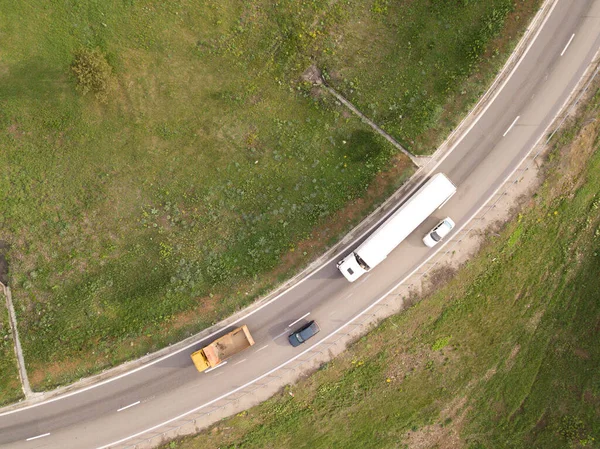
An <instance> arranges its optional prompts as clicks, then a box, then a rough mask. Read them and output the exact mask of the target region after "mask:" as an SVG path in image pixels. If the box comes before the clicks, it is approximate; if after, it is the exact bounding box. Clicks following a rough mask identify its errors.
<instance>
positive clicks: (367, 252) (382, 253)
mask: <svg viewBox="0 0 600 449" xmlns="http://www.w3.org/2000/svg"><path fill="white" fill-rule="evenodd" d="M455 193H456V186H455V185H454V184H452V181H450V180H449V179H448V178H447V177H446V175H444V174H443V173H437V174H435V175H433V176H432V177H431V179H429V180H428V181H427V182H426V183H425V184H423V186H422V187H421V188H420V189H419V190H417V191H416V192H415V193H414V194H413V195H412V196H411V197H410V198H409V199H408V200H406V202H405V203H404V204H402V206H400V208H399V209H398V210H397V211H396V212H394V213H393V214H392V215H391V216H390V217H389V218H388V219H387V220H386V221H384V222H383V224H382V225H381V226H379V228H377V229H376V230H375V232H373V234H371V235H370V236H369V237H368V238H367V239H366V240H365V241H364V242H363V243H362V244H361V245H360V246H359V247H358V248H356V249H355V250H354V251H353V252H351V253H350V254H348V255H347V256H346V257H345V258H343V259H342V260H340V261H339V262H338V264H337V267H338V269H339V270H340V271H341V272H342V274H343V275H344V277H345V278H346V279H348V281H350V282H354V281H355V280H356V279H358V278H359V277H360V276H362V275H363V274H364V273H366V272H367V271H369V270H372V269H373V268H374V267H375V266H377V265H379V264H380V263H381V262H382V261H383V260H384V259H385V258H386V257H387V256H388V254H389V253H391V252H392V250H393V249H394V248H396V247H397V246H398V245H399V244H400V243H401V242H402V241H403V240H404V239H405V238H406V237H408V235H409V234H410V233H411V232H413V231H414V230H415V229H416V228H417V226H419V225H420V224H421V223H423V221H425V219H426V218H427V217H429V216H430V215H431V214H432V213H433V212H435V210H436V209H439V208H441V207H442V206H443V205H444V204H446V201H448V200H449V199H450V198H451V197H452V195H454V194H455Z"/></svg>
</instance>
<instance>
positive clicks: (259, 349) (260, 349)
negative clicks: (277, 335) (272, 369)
mask: <svg viewBox="0 0 600 449" xmlns="http://www.w3.org/2000/svg"><path fill="white" fill-rule="evenodd" d="M267 346H269V345H264V346H263V347H262V348H258V349H257V350H256V352H258V351H262V350H263V349H265V348H266V347H267Z"/></svg>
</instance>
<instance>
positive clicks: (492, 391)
mask: <svg viewBox="0 0 600 449" xmlns="http://www.w3.org/2000/svg"><path fill="white" fill-rule="evenodd" d="M599 111H600V90H598V91H597V93H596V95H595V97H594V98H593V99H592V100H591V102H590V104H589V106H588V108H587V110H586V112H585V114H583V116H582V117H581V118H580V119H579V120H578V121H577V123H576V124H574V125H573V126H572V127H571V128H569V129H568V130H567V131H565V132H563V133H562V134H561V136H560V137H559V138H558V139H556V142H555V148H554V150H553V151H552V152H551V153H550V156H549V158H548V159H549V161H548V162H547V173H546V178H545V182H544V184H543V186H542V187H541V189H540V190H539V192H538V193H537V194H536V195H535V197H534V199H533V200H532V201H530V203H529V205H528V206H526V208H525V210H524V211H523V213H522V214H519V215H518V217H515V219H514V220H513V221H512V222H511V223H509V224H508V225H507V226H506V227H505V229H504V230H503V231H502V232H501V235H500V236H498V237H491V236H490V237H488V238H487V240H486V242H485V245H484V247H483V249H482V251H481V252H480V254H479V255H478V256H477V257H476V258H475V259H474V260H472V261H471V262H469V263H468V264H467V265H466V267H464V268H462V269H461V270H460V272H459V273H458V275H457V276H455V277H454V279H453V280H452V281H451V282H449V284H447V285H446V286H445V287H444V288H442V289H441V290H440V291H438V292H435V293H433V294H432V295H431V296H430V297H428V298H425V299H424V300H423V301H421V302H419V303H418V304H416V305H415V306H413V307H412V308H410V309H408V310H407V311H405V312H403V313H401V314H398V315H396V316H393V317H391V318H389V319H387V320H385V321H384V322H383V323H382V324H381V325H380V326H379V327H377V328H376V329H375V330H373V331H372V332H370V333H369V334H368V335H366V336H365V337H363V338H361V339H360V340H359V341H358V342H357V343H355V344H354V345H353V346H352V347H351V348H350V349H349V350H348V351H347V352H346V353H344V354H343V355H342V356H340V357H338V358H336V359H334V360H333V361H332V362H330V363H329V364H327V365H325V366H323V367H322V369H320V370H319V371H317V372H316V373H315V374H313V375H312V376H310V377H309V378H307V379H304V380H302V381H301V382H300V383H299V384H297V385H294V386H291V387H288V389H286V391H284V392H283V393H282V394H281V395H279V396H277V397H275V398H273V399H271V400H269V401H267V402H265V403H264V404H261V405H260V406H258V407H255V408H253V409H251V410H249V411H248V412H244V413H241V414H239V415H238V416H236V417H234V418H231V419H228V420H225V421H223V422H221V423H219V424H217V425H215V426H213V427H212V428H211V429H209V430H208V431H206V432H204V433H202V434H200V435H199V436H196V437H193V438H188V439H185V440H182V441H173V442H171V443H170V444H169V445H168V446H166V447H169V448H177V449H201V448H213V447H220V448H221V449H225V448H227V449H234V448H235V449H237V448H240V449H241V448H244V449H252V448H261V449H264V448H277V449H283V448H294V449H298V448H345V449H346V448H360V449H364V448H374V449H382V448H402V447H408V448H468V449H496V448H515V449H516V448H522V449H531V448H540V449H542V448H543V449H552V448H556V449H559V448H568V447H569V448H584V447H590V448H591V447H598V445H599V444H600V376H599V375H598V373H599V372H600V345H599V344H598V342H599V341H600V277H599V275H598V274H599V273H600V179H599V178H598V173H599V172H600V123H599V122H598V113H599ZM582 124H585V125H582ZM574 136H576V137H575V140H574V141H573V143H571V144H569V142H571V140H572V139H573V138H574ZM290 392H292V393H293V396H292V395H290V394H288V393H290Z"/></svg>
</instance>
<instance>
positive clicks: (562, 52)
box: [560, 33, 575, 56]
mask: <svg viewBox="0 0 600 449" xmlns="http://www.w3.org/2000/svg"><path fill="white" fill-rule="evenodd" d="M574 37H575V33H573V34H571V39H569V42H567V45H565V48H563V51H561V52H560V55H561V56H562V55H564V54H565V51H567V48H569V45H571V41H572V40H573V38H574Z"/></svg>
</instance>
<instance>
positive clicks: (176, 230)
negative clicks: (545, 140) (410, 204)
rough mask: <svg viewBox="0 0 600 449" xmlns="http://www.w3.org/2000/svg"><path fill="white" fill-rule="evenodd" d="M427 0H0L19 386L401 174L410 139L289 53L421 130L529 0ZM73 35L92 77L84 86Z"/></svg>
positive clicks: (4, 221) (309, 240) (173, 305)
mask: <svg viewBox="0 0 600 449" xmlns="http://www.w3.org/2000/svg"><path fill="white" fill-rule="evenodd" d="M442 3H443V2H442ZM442 3H440V2H437V1H435V2H434V1H426V2H412V1H403V2H395V3H393V4H392V2H387V1H381V0H373V1H367V2H363V1H362V0H361V1H359V0H348V1H344V2H339V1H333V2H331V1H302V2H298V1H283V2H278V3H277V4H275V3H273V2H272V1H269V0H255V1H233V0H219V1H206V2H193V1H188V0H182V1H177V2H174V1H171V2H163V1H154V0H145V1H135V2H134V1H105V2H75V3H74V2H71V1H55V2H46V1H30V2H16V3H15V2H8V3H7V2H3V3H0V11H1V14H0V39H1V40H2V42H3V46H2V50H1V56H2V58H0V59H1V62H0V76H1V77H2V82H1V83H0V98H2V108H1V109H0V164H1V165H2V167H3V174H2V176H1V177H0V192H1V194H2V196H1V197H0V240H2V241H6V242H9V243H10V245H11V253H10V255H9V259H10V260H9V262H10V269H11V286H12V288H13V297H14V301H15V307H16V310H17V314H18V320H19V326H20V334H21V338H22V344H23V349H24V353H25V359H26V363H27V366H28V370H29V373H30V379H31V382H32V385H33V387H34V388H38V389H39V388H45V387H50V386H54V385H56V384H59V383H65V382H68V381H70V380H72V379H74V378H78V377H81V376H83V375H85V374H87V373H90V372H95V371H98V370H100V369H102V368H106V367H108V366H112V365H115V364H117V363H119V362H122V361H123V360H126V359H128V358H131V357H134V356H136V355H140V354H143V353H146V352H148V351H151V350H154V349H156V348H159V347H162V346H164V345H165V344H167V343H168V342H173V341H176V340H178V339H180V338H182V337H183V336H186V335H189V334H191V333H192V332H196V331H198V330H200V329H202V328H205V327H207V326H209V325H210V324H211V323H213V322H215V321H217V320H219V319H220V318H223V317H224V316H227V315H228V314H231V313H232V312H233V311H234V310H236V309H239V308H240V307H242V306H244V305H246V304H248V303H249V302H250V301H252V300H253V299H254V298H256V296H257V295H258V294H260V293H261V292H264V291H265V290H266V289H268V288H269V287H270V286H272V285H274V284H276V283H277V281H278V280H280V279H282V278H284V277H285V276H286V275H289V274H290V273H292V272H294V271H295V270H298V268H299V267H301V266H303V265H305V264H306V263H307V262H308V261H309V260H310V259H311V257H313V256H314V255H316V254H318V253H320V252H322V251H323V249H324V248H325V247H326V246H327V245H328V244H330V243H331V242H332V241H333V240H335V239H337V238H338V237H339V236H340V235H342V234H343V233H344V232H345V231H346V230H347V229H349V227H351V226H352V224H353V223H356V222H357V221H358V220H359V219H360V218H361V217H362V216H364V215H365V214H366V213H367V211H368V210H370V209H371V208H372V206H373V204H376V203H377V202H379V201H380V200H381V199H382V198H384V197H385V195H386V193H389V192H390V191H391V190H392V189H394V188H395V187H397V186H399V185H400V184H401V183H402V182H403V181H404V180H405V179H406V178H407V176H409V175H410V173H411V172H412V168H411V167H410V166H409V165H408V163H407V161H406V160H405V159H404V158H403V157H402V156H399V155H397V154H396V153H395V150H394V149H393V148H392V147H391V146H390V145H389V144H388V143H387V142H386V141H385V140H383V139H381V138H379V137H377V136H376V135H374V134H373V133H372V132H371V131H370V129H368V128H367V127H365V125H363V124H362V123H360V122H359V121H358V120H357V119H355V118H354V117H353V116H352V115H351V114H349V113H348V112H347V111H345V110H343V109H342V108H341V106H340V105H338V104H336V103H335V102H334V101H333V100H332V99H331V98H330V97H329V96H327V95H325V94H323V93H322V92H320V91H318V90H314V89H312V88H311V87H310V86H309V85H307V84H306V83H305V82H303V81H302V78H301V75H302V73H303V72H304V71H305V70H306V69H307V68H308V67H309V66H310V65H312V64H315V63H316V65H317V66H319V67H322V68H324V69H325V70H326V73H327V76H328V79H329V80H330V82H331V83H332V84H333V85H334V86H336V87H338V88H340V89H341V90H343V91H344V92H345V93H346V94H347V95H348V96H349V97H350V98H351V99H352V100H353V101H356V102H357V104H359V106H361V108H364V109H365V110H366V111H367V112H368V114H369V115H372V116H373V117H374V118H375V119H376V120H377V121H379V122H380V123H381V124H383V125H385V126H386V127H389V128H390V130H391V131H392V132H393V133H394V134H395V135H396V136H397V137H398V138H399V139H400V140H402V141H404V142H405V143H407V144H410V142H409V140H411V139H416V138H417V137H418V136H419V135H421V134H423V133H425V134H430V133H433V134H435V136H436V137H435V138H434V139H433V140H432V141H436V139H439V138H440V137H441V136H443V134H444V129H442V128H439V129H438V128H435V129H432V128H430V125H431V124H432V123H438V122H439V123H442V122H443V120H442V121H440V120H438V119H439V118H440V114H442V115H444V114H447V115H448V117H451V118H452V120H454V121H456V119H457V118H458V117H460V114H461V111H463V110H464V107H465V106H466V105H468V104H469V102H470V101H472V100H473V99H474V98H476V96H477V94H478V92H480V91H481V90H482V89H483V88H484V86H485V81H486V80H488V79H489V78H490V77H491V76H493V74H494V69H495V67H496V66H497V65H498V63H499V62H500V60H501V59H503V57H504V56H502V55H505V54H506V51H507V50H508V49H509V48H510V45H511V44H512V43H514V37H515V36H516V35H517V34H518V32H520V30H522V28H523V26H524V24H525V23H526V20H527V18H528V17H530V15H531V12H532V5H536V4H537V3H538V1H537V0H528V1H525V2H523V1H514V2H513V1H507V0H493V1H486V2H473V1H460V2H449V3H447V4H446V5H442ZM427 5H429V6H431V16H429V15H428V14H425V10H424V8H425V7H426V6H427ZM511 11H512V12H511ZM357 12H360V21H358V20H357V17H358V16H357V15H356V13H357ZM407 18H409V19H410V20H407ZM499 33H500V34H499ZM364 36H371V38H369V39H364V38H363V37H364ZM82 51H83V52H85V51H87V52H93V54H95V55H96V56H95V57H96V60H95V61H96V62H97V64H96V66H95V67H96V70H98V71H100V74H101V75H102V76H103V78H102V79H101V81H102V82H103V83H104V84H103V85H104V86H106V89H105V90H104V91H102V92H96V93H95V94H94V92H93V91H92V92H88V93H87V94H86V95H82V92H83V91H84V90H85V89H83V88H82V86H79V89H78V88H77V85H76V81H75V76H74V72H73V71H72V70H71V66H72V64H73V63H74V61H75V60H76V55H78V54H80V53H81V52H82ZM488 54H499V55H500V56H498V58H497V59H493V58H487V57H486V55H488ZM357 58H358V59H357ZM490 60H493V61H494V63H493V64H490V63H489V61H490ZM371 62H372V63H373V64H374V65H373V66H372V67H371V69H367V68H368V66H369V65H370V64H371ZM100 69H102V70H100ZM79 73H81V71H80V72H79ZM396 75H398V76H396ZM438 77H442V78H443V79H442V78H440V79H438ZM86 79H87V78H86ZM345 80H347V82H346V81H345ZM95 81H98V80H97V79H96V78H91V79H87V83H88V84H89V85H91V86H92V87H94V86H97V84H94V82H95ZM407 83H410V84H407ZM88 84H84V85H83V87H89V85H88ZM382 86H383V87H384V89H380V87H382ZM397 95H401V97H398V96H397ZM371 103H372V105H373V107H371ZM461 105H462V106H461ZM369 111H371V112H372V113H371V112H369ZM385 111H390V112H389V113H388V112H385ZM441 111H445V112H441ZM395 123H396V125H394V124H395ZM448 123H449V122H448ZM430 137H431V136H429V137H427V139H430ZM428 141H429V140H428ZM428 149H429V150H430V149H431V147H429V148H428ZM362 198H365V200H360V201H359V199H362Z"/></svg>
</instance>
